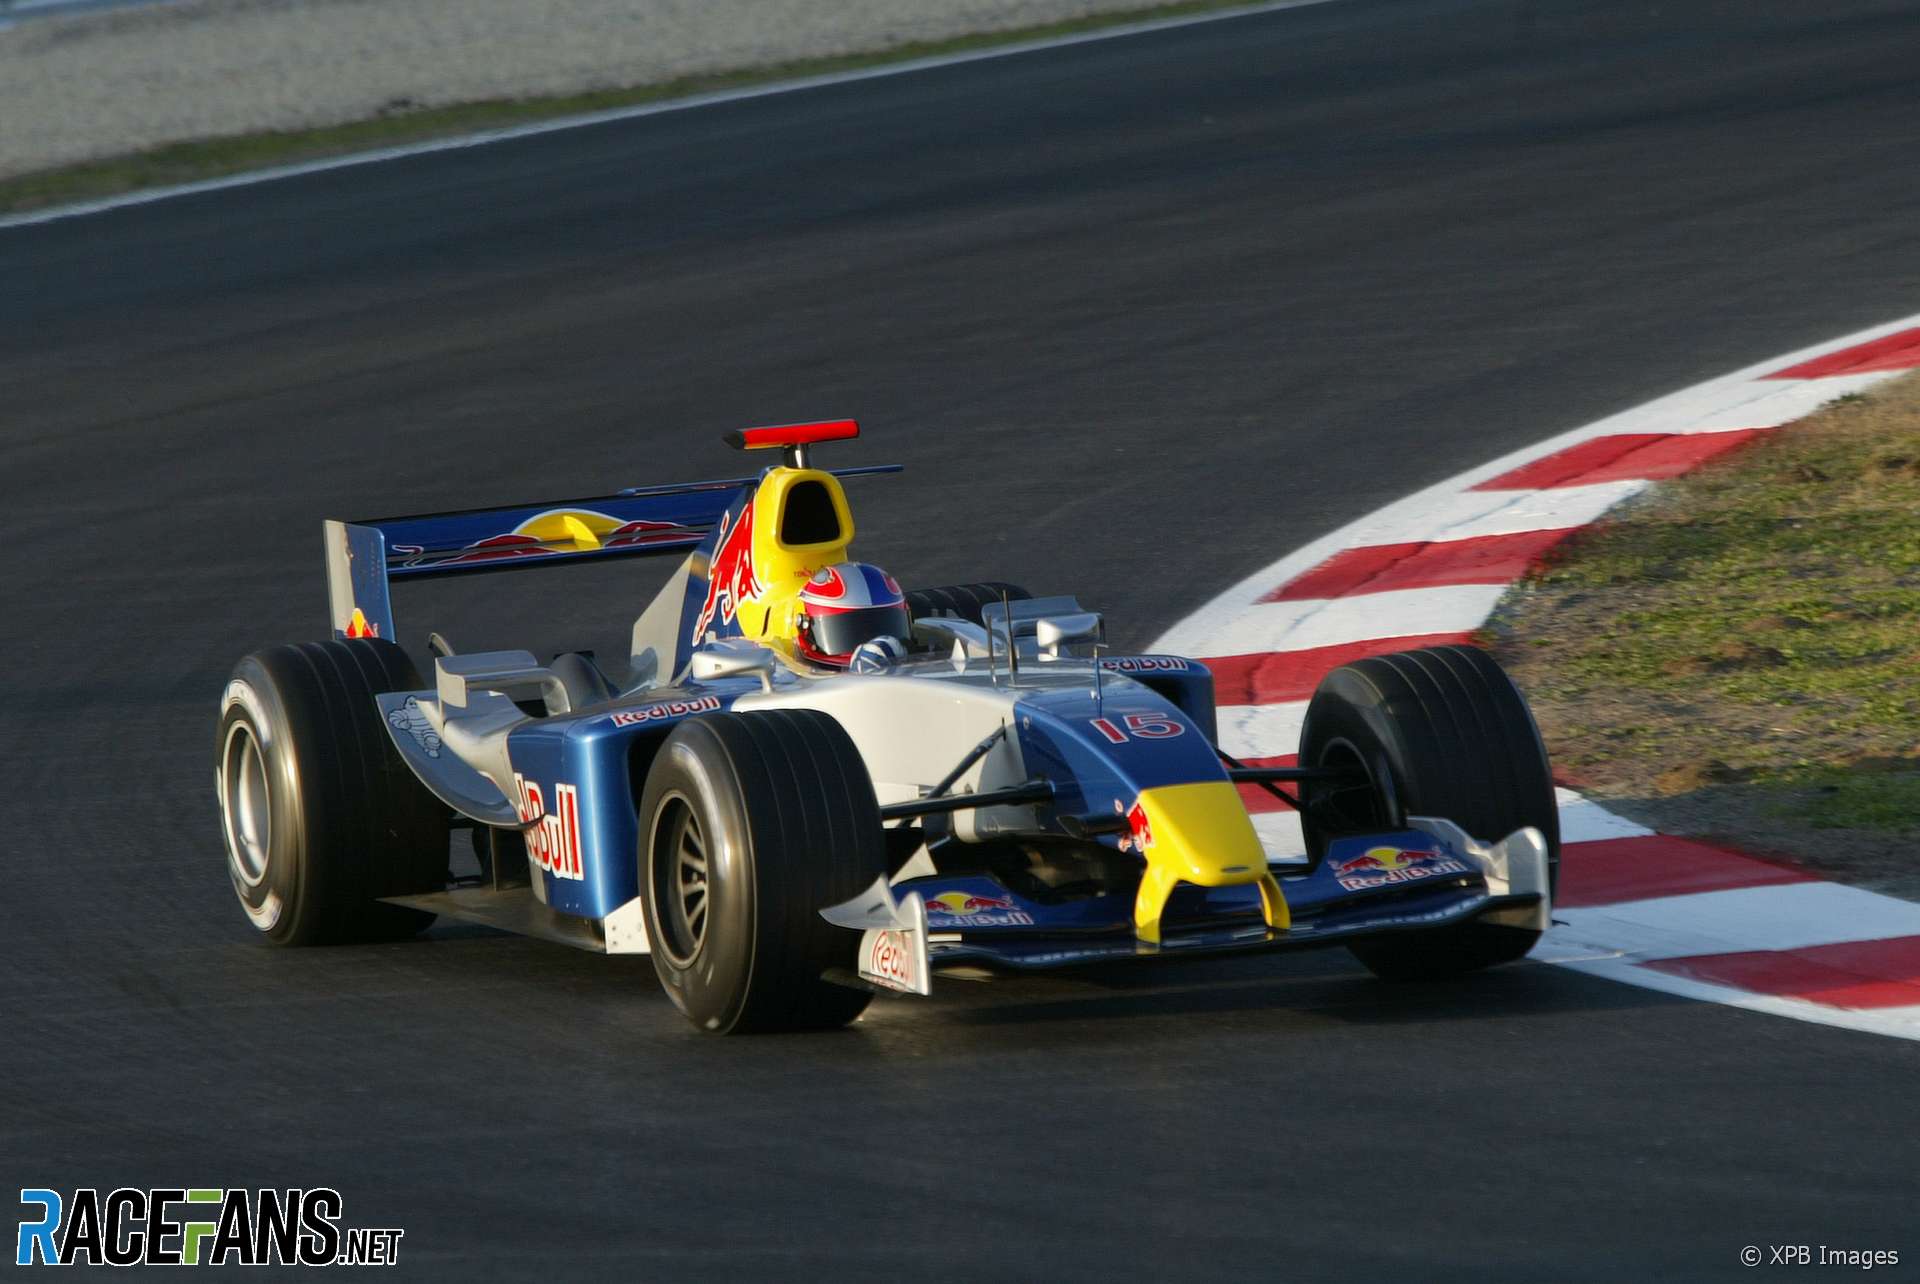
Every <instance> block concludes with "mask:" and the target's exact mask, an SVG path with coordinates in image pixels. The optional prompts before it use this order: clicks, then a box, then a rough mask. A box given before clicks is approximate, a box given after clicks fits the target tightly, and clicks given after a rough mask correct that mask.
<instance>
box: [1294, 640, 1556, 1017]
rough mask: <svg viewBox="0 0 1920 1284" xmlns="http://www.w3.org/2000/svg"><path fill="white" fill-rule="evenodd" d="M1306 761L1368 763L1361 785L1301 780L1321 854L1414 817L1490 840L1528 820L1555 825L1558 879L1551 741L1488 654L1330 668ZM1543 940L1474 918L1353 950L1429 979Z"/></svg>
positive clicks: (1405, 974) (1443, 654)
mask: <svg viewBox="0 0 1920 1284" xmlns="http://www.w3.org/2000/svg"><path fill="white" fill-rule="evenodd" d="M1300 764H1301V765H1302V766H1313V767H1321V766H1339V767H1347V768H1352V769H1356V770H1357V771H1364V772H1365V773H1366V781H1367V783H1366V784H1365V785H1357V786H1354V787H1350V788H1330V787H1327V786H1316V787H1310V788H1308V789H1307V790H1306V796H1305V798H1304V799H1303V800H1302V801H1303V804H1304V810H1303V812H1302V814H1301V827H1302V829H1303V831H1304V833H1305V837H1306V842H1307V850H1308V852H1309V853H1310V854H1311V855H1313V856H1314V857H1321V856H1324V855H1325V853H1326V850H1327V845H1328V843H1329V842H1331V840H1332V839H1334V838H1336V837H1338V836H1340V835H1341V834H1348V833H1368V832H1374V833H1377V832H1379V831H1381V830H1383V829H1395V828H1399V827H1401V825H1403V824H1404V818H1405V817H1406V816H1408V815H1415V816H1441V817H1445V818H1446V819H1448V820H1451V821H1453V822H1454V823H1455V824H1457V825H1459V826H1460V827H1461V828H1462V829H1464V830H1466V831H1467V833H1469V834H1471V835H1472V836H1474V837H1475V838H1479V839H1482V840H1485V841H1488V842H1495V841H1498V840H1500V839H1502V838H1505V837H1506V836H1507V835H1508V834H1511V833H1512V832H1513V831H1514V830H1516V829H1519V828H1521V827H1522V826H1525V825H1531V826H1533V827H1534V828H1535V829H1538V830H1539V831H1540V832H1541V833H1542V834H1544V835H1545V836H1546V839H1547V852H1548V860H1549V863H1550V870H1551V880H1552V881H1551V886H1553V887H1554V888H1555V889H1557V888H1558V886H1559V877H1560V812H1559V808H1558V806H1557V804H1556V802H1555V800H1554V793H1553V773H1552V771H1551V769H1550V768H1549V767H1548V765H1547V751H1546V748H1545V746H1543V745H1542V744H1541V742H1540V732H1539V729H1538V728H1537V727H1536V726H1535V725H1534V721H1533V714H1532V713H1531V712H1530V711H1529V710H1528V709H1527V703H1526V700H1525V698H1524V697H1523V696H1521V694H1520V692H1519V689H1518V688H1516V687H1515V686H1514V685H1513V680H1512V679H1511V678H1509V677H1508V676H1507V675H1506V672H1505V670H1503V669H1501V667H1500V666H1499V665H1498V664H1497V663H1495V661H1494V659H1493V657H1492V656H1490V655H1488V654H1487V653H1486V652H1485V651H1481V650H1479V649H1477V648H1475V647H1467V646H1443V647H1430V648H1427V649H1424V650H1419V651H1402V652H1399V653H1397V654H1393V655H1381V656H1373V657H1370V658H1368V659H1364V660H1359V661H1356V662H1354V663H1352V664H1347V665H1342V666H1341V667H1340V668H1337V669H1335V670H1334V671H1333V672H1331V673H1329V674H1328V675H1327V676H1326V677H1325V678H1324V679H1322V680H1321V682H1320V686H1319V689H1318V690H1316V691H1315V692H1314V693H1313V699H1312V701H1311V702H1309V704H1308V705H1307V714H1306V720H1305V722H1304V723H1303V724H1302V726H1301V729H1300ZM1383 772H1384V774H1385V776H1386V779H1385V780H1384V781H1383V780H1381V779H1380V778H1379V777H1380V775H1381V773H1383ZM1539 938H1540V933H1538V932H1536V931H1529V930H1524V929H1520V928H1514V927H1505V926H1499V925H1495V924H1489V923H1465V924H1459V925H1455V926H1451V927H1444V928H1436V929H1433V930H1431V931H1413V932H1401V933H1397V934H1394V935H1391V936H1386V937H1382V938H1380V939H1377V940H1372V941H1359V942H1356V943H1355V944H1353V945H1352V946H1350V947H1349V948H1350V949H1351V950H1352V951H1353V953H1354V955H1355V956H1356V957H1358V958H1359V960H1360V961H1361V962H1362V963H1364V964H1366V966H1367V967H1368V968H1369V969H1370V970H1371V971H1372V972H1373V973H1374V974H1375V975H1376V976H1380V977H1382V978H1384V979H1387V980H1396V981H1397V980H1420V979H1426V978H1433V977H1443V976H1452V975H1457V974H1459V973H1462V972H1469V971H1473V970H1474V969H1476V968H1483V967H1491V966H1493V965H1494V964H1496V963H1506V962H1510V961H1512V960H1514V959H1517V958H1520V957H1521V956H1523V955H1524V954H1526V953H1527V951H1528V950H1531V949H1532V948H1533V946H1534V943H1535V942H1536V941H1538V940H1539Z"/></svg>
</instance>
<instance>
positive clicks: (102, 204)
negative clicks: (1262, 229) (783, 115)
mask: <svg viewBox="0 0 1920 1284" xmlns="http://www.w3.org/2000/svg"><path fill="white" fill-rule="evenodd" d="M1337 2H1338V0H1265V2H1264V3H1258V4H1250V5H1247V6H1245V7H1243V8H1236V9H1222V10H1215V11H1211V12H1205V13H1192V14H1181V15H1178V16H1175V17H1171V18H1153V19H1149V20H1146V21H1143V22H1128V23H1116V24H1115V25H1113V26H1111V27H1101V28H1098V29H1097V30H1093V31H1081V32H1075V33H1073V34H1071V35H1064V36H1046V37H1043V38H1040V39H1037V40H1020V41H1010V42H1008V43H1007V44H1004V45H994V46H992V47H990V48H986V49H969V50H964V51H961V52H957V53H948V54H935V55H932V56H930V57H926V58H908V59H904V60H902V61H900V62H890V63H884V64H882V65H879V66H875V67H862V68H859V69H857V70H853V71H836V72H831V73H828V74H824V75H819V76H801V77H797V78H795V79H792V80H778V81H773V82H771V83H769V84H764V85H751V86H747V87H744V88H740V89H724V90H716V91H715V92H713V93H707V94H692V95H689V96H688V97H685V98H672V99H667V100H665V101H662V102H653V103H637V104H635V105H634V106H632V107H614V108H609V109H608V110H606V111H595V112H583V113H581V114H580V115H577V116H562V117H559V118H557V119H554V120H543V121H537V122H534V123H532V124H527V125H515V126H513V127H511V128H507V129H487V130H481V131H479V132H477V133H471V134H459V135H455V136H454V137H451V138H436V139H431V140H428V141H425V142H419V143H407V144H405V145H402V146H398V147H382V148H377V149H375V150H373V151H366V152H354V153H351V154H349V155H346V156H331V157H328V158H327V159H325V160H317V161H305V162H302V163H301V164H298V165H276V166H273V167H272V168H269V169H257V170H249V171H248V172H246V173H244V174H230V175H228V176H226V177H224V178H210V179H205V180H203V181H201V182H197V183H180V184H176V185H174V186H171V187H151V188H147V189H145V190H142V191H137V192H127V193H125V194H123V195H120V196H109V197H106V198H104V199H102V200H97V201H84V202H80V203H77V204H73V205H61V206H57V207H55V208H53V209H47V210H34V211H32V212H29V213H25V214H13V215H8V216H6V217H4V218H0V230H5V229H7V228H14V227H33V226H36V225H38V224H41V223H54V222H58V221H60V220H62V219H70V218H83V217H86V216H87V215H91V214H104V213H107V212H108V211H110V210H119V209H126V208H129V207H131V206H136V205H151V204H153V203H154V202H156V201H170V200H173V199H175V198H177V197H181V196H198V195H201V194H203V193H207V192H224V191H229V190H232V189H233V188H237V187H252V186H254V185H255V184H258V183H275V182H279V181H280V180H282V179H287V178H299V177H301V176H303V175H306V174H324V173H327V172H329V171H331V170H337V169H348V168H351V167H353V166H357V165H377V164H382V163H384V162H386V161H395V160H405V159H407V158H409V157H413V156H430V155H433V154H434V153H436V152H451V151H460V150H463V149H465V148H469V147H485V146H488V145H489V144H492V143H504V142H509V141H511V140H513V139H519V138H537V137H539V136H540V135H542V134H557V133H559V132H561V131H562V130H569V129H583V128H586V127H588V126H592V125H609V124H614V123H616V122H619V121H628V120H641V119H644V118H646V117H648V116H664V115H667V114H669V113H672V112H682V111H693V110H696V109H697V108H701V107H713V106H716V105H719V104H721V103H737V102H748V101H751V100H752V99H755V98H771V97H773V96H774V95H776V94H793V93H801V92H804V91H805V90H809V89H825V88H829V87H831V86H834V85H852V84H858V83H860V82H861V81H866V80H883V79H886V78H888V77H892V76H910V75H913V74H914V73H916V72H922V71H933V70H936V69H938V68H941V67H958V66H962V65H964V64H967V63H973V62H985V61H988V60H990V59H994V58H1017V57H1019V56H1020V55H1022V54H1030V53H1042V52H1045V51H1047V50H1052V49H1066V48H1070V47H1071V46H1074V45H1088V44H1096V43H1098V42H1100V41H1103V40H1124V39H1126V38H1127V37H1129V36H1144V35H1148V34H1151V33H1153V32H1156V31H1172V30H1175V29H1176V28H1179V27H1198V26H1203V25H1206V24H1208V23H1214V22H1231V21H1233V20H1235V19H1238V18H1251V17H1256V16H1258V15H1260V14H1267V13H1280V12H1283V11H1285V10H1288V9H1306V8H1312V7H1315V6H1318V5H1323V4H1333V3H1337Z"/></svg>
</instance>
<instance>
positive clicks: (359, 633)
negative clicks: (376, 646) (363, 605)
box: [347, 606, 380, 638]
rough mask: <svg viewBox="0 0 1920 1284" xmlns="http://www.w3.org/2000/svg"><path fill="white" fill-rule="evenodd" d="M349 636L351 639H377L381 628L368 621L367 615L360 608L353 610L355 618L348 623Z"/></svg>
mask: <svg viewBox="0 0 1920 1284" xmlns="http://www.w3.org/2000/svg"><path fill="white" fill-rule="evenodd" d="M347 636H348V637H350V638H377V637H379V636H380V626H379V625H378V624H374V623H372V622H371V621H369V620H368V619H367V613H366V612H365V611H362V610H361V609H360V608H359V607H357V606H356V607H354V608H353V618H352V619H350V620H348V621H347Z"/></svg>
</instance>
